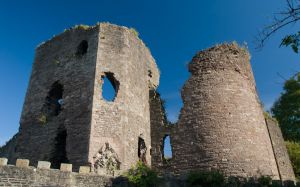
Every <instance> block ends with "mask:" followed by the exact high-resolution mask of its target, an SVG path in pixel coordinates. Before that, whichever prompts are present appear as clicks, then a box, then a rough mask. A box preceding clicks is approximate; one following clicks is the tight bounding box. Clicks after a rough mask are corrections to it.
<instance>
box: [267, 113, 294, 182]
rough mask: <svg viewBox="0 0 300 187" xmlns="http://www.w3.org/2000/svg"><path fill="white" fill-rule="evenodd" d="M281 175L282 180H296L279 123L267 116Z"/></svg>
mask: <svg viewBox="0 0 300 187" xmlns="http://www.w3.org/2000/svg"><path fill="white" fill-rule="evenodd" d="M266 123H267V126H268V130H269V134H270V138H271V141H272V146H273V150H274V154H275V158H276V163H277V167H278V170H279V175H280V178H281V180H282V181H288V180H291V181H295V174H294V171H293V167H292V164H291V161H290V158H289V155H288V152H287V149H286V145H285V143H284V139H283V136H282V133H281V130H280V127H279V125H278V124H277V122H276V121H274V120H273V119H271V118H266Z"/></svg>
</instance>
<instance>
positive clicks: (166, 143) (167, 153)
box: [162, 135, 173, 162]
mask: <svg viewBox="0 0 300 187" xmlns="http://www.w3.org/2000/svg"><path fill="white" fill-rule="evenodd" d="M172 156H173V155H172V145H171V139H170V136H169V135H165V137H164V138H163V146H162V158H163V161H164V162H168V161H170V160H171V159H172Z"/></svg>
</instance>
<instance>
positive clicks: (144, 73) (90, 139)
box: [0, 23, 295, 184]
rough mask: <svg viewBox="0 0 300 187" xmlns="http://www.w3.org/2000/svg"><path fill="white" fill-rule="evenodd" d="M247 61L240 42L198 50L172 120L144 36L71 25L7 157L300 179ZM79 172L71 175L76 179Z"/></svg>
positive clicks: (48, 54) (41, 69)
mask: <svg viewBox="0 0 300 187" xmlns="http://www.w3.org/2000/svg"><path fill="white" fill-rule="evenodd" d="M249 61H250V56H249V53H248V51H247V49H245V48H241V47H239V46H237V45H236V44H223V45H217V46H215V47H212V48H210V49H207V50H204V51H200V52H199V53H197V54H196V56H195V57H194V58H193V59H192V62H191V63H190V64H189V71H190V72H191V76H190V78H189V80H188V81H187V82H186V83H185V85H184V87H183V89H182V91H181V94H182V98H183V103H184V106H183V108H182V109H181V113H180V116H179V120H178V122H177V123H176V124H172V125H171V124H170V123H169V122H168V120H167V117H166V114H165V111H164V107H163V101H162V99H161V98H160V95H159V94H158V93H157V91H156V88H157V86H158V85H159V76H160V75H159V70H158V68H157V65H156V63H155V60H154V59H153V57H152V56H151V53H150V51H149V49H148V48H147V47H146V46H145V44H144V43H143V42H142V41H141V40H140V39H139V38H138V36H137V35H136V32H133V31H132V29H128V28H126V27H121V26H117V25H113V24H108V23H101V24H97V25H96V26H93V27H82V26H78V27H75V28H72V29H69V30H66V31H65V32H64V33H62V34H60V35H58V36H55V37H54V38H52V39H51V40H49V41H47V42H45V43H43V44H42V45H40V46H39V47H38V48H37V49H36V56H35V61H34V64H33V68H32V74H31V78H30V82H29V86H28V90H27V94H26V98H25V102H24V106H23V111H22V115H21V120H20V129H19V132H18V134H17V135H16V136H15V137H14V139H13V140H11V141H10V142H8V144H7V145H6V146H4V147H3V148H2V149H0V156H5V157H8V158H9V159H8V161H9V162H10V163H14V162H15V161H16V159H17V158H23V159H30V161H31V165H33V166H36V165H37V164H38V161H39V160H44V161H50V162H51V167H53V168H57V169H58V168H59V167H62V165H61V163H71V164H72V165H68V164H64V165H63V166H64V167H68V171H69V170H70V171H72V170H74V171H78V170H79V171H81V172H83V173H89V170H90V169H91V171H92V172H94V173H98V174H101V175H104V176H113V175H118V174H119V173H121V172H124V171H126V170H127V169H129V168H130V167H131V166H132V165H134V164H135V163H136V162H137V161H138V160H140V161H142V162H144V163H147V164H148V165H149V166H151V167H152V168H153V169H155V170H156V171H158V172H160V173H168V174H174V175H186V174H187V173H189V172H190V171H194V170H206V171H207V170H219V171H221V172H223V173H224V174H225V176H237V177H243V178H244V177H246V178H247V177H259V176H261V175H268V176H271V177H272V178H273V179H282V180H295V176H294V173H293V170H292V167H291V164H290V160H289V158H288V155H287V151H286V148H285V146H284V141H283V138H282V135H281V132H280V129H279V128H278V126H274V124H273V123H271V122H268V121H267V122H268V123H266V121H265V118H264V116H263V110H262V107H261V105H260V102H259V98H258V96H257V93H256V87H255V80H254V77H253V74H252V70H251V65H250V62H249ZM104 78H107V79H108V80H109V81H110V82H111V84H112V86H113V88H114V91H115V97H114V99H113V100H112V101H107V100H105V99H104V98H103V93H102V92H103V91H104V90H103V89H102V88H103V84H105V82H104ZM166 136H170V139H171V145H172V148H171V149H172V155H173V157H172V158H171V159H168V160H166V159H165V158H164V156H163V147H164V145H163V144H164V138H165V137H166ZM42 163H44V162H39V164H40V165H41V164H42ZM44 165H46V166H48V165H49V163H48V162H45V163H44ZM80 166H84V167H81V168H80V169H79V167H80ZM87 166H88V167H87ZM5 167H7V166H5ZM13 170H17V169H16V168H14V169H13ZM0 171H1V172H2V173H3V172H5V173H7V172H11V171H12V169H9V168H4V169H2V170H0ZM25 173H26V172H25ZM11 174H12V173H10V174H9V175H8V176H10V177H11ZM30 175H31V174H30ZM42 175H45V174H44V173H42V174H41V175H40V174H39V175H38V177H39V176H42ZM51 175H52V174H51ZM53 175H60V174H53ZM70 177H71V178H72V179H70ZM74 177H75V178H78V177H79V176H68V177H67V178H68V180H69V181H70V180H71V182H72V181H75V183H76V180H74ZM79 178H80V177H79ZM84 180H87V181H88V177H87V178H84ZM93 180H94V179H93ZM99 180H102V179H99ZM103 180H106V179H105V178H103ZM68 184H69V183H68ZM72 184H73V183H72Z"/></svg>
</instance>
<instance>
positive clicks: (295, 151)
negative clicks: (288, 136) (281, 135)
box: [286, 141, 300, 180]
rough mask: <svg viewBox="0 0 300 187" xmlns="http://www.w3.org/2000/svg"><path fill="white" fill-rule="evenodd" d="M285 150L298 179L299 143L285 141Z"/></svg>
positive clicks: (299, 163) (299, 172)
mask: <svg viewBox="0 0 300 187" xmlns="http://www.w3.org/2000/svg"><path fill="white" fill-rule="evenodd" d="M286 146H287V150H288V153H289V156H290V159H291V162H292V166H293V169H294V172H295V175H296V177H297V179H298V180H299V179H300V143H297V142H289V141H287V142H286Z"/></svg>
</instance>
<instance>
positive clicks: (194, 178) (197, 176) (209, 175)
mask: <svg viewBox="0 0 300 187" xmlns="http://www.w3.org/2000/svg"><path fill="white" fill-rule="evenodd" d="M224 181H225V179H224V176H223V174H222V173H220V172H218V171H209V172H207V171H195V172H191V173H190V174H189V175H188V178H187V183H188V185H189V186H193V187H196V186H197V187H207V186H210V187H220V186H224Z"/></svg>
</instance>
